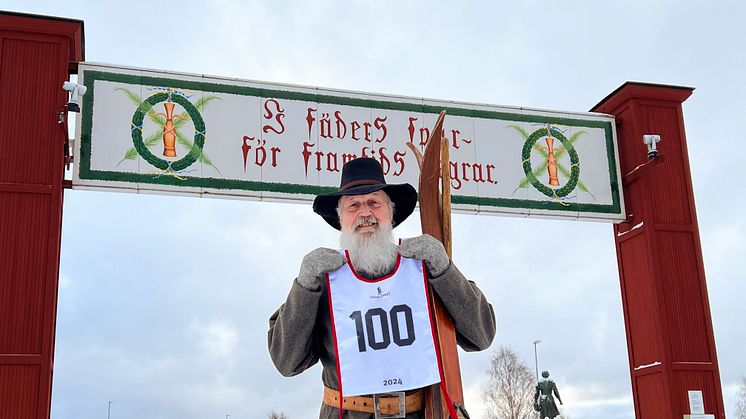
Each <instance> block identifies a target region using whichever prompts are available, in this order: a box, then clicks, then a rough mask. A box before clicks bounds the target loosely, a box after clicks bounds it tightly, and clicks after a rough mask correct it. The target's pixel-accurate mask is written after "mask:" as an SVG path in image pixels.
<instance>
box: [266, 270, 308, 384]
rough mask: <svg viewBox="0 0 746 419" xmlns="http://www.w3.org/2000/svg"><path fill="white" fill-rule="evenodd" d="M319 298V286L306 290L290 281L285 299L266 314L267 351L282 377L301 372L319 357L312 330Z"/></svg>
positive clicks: (295, 282)
mask: <svg viewBox="0 0 746 419" xmlns="http://www.w3.org/2000/svg"><path fill="white" fill-rule="evenodd" d="M320 298H321V289H319V290H318V291H309V290H307V289H305V288H303V287H301V286H300V285H298V282H297V281H293V286H292V288H291V289H290V293H289V294H288V297H287V299H286V300H285V303H284V304H282V305H281V306H280V308H278V309H277V311H275V312H274V314H272V316H271V317H270V318H269V332H268V333H267V343H268V345H269V355H270V357H271V358H272V362H273V363H274V364H275V368H277V370H278V371H279V372H280V374H282V375H284V376H285V377H291V376H293V375H297V374H300V373H301V372H303V371H305V370H306V369H308V368H310V367H311V366H312V365H314V364H315V363H316V362H318V360H319V356H318V354H317V353H316V347H317V342H316V337H315V333H314V330H315V325H316V315H317V312H318V306H319V300H320Z"/></svg>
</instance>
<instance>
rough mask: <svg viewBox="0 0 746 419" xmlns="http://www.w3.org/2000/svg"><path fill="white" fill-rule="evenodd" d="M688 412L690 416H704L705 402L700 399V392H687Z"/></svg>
mask: <svg viewBox="0 0 746 419" xmlns="http://www.w3.org/2000/svg"><path fill="white" fill-rule="evenodd" d="M687 393H688V395H689V412H690V413H691V414H692V415H704V414H705V402H704V399H703V398H702V391H701V390H689V391H687Z"/></svg>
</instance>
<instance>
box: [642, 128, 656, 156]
mask: <svg viewBox="0 0 746 419" xmlns="http://www.w3.org/2000/svg"><path fill="white" fill-rule="evenodd" d="M642 142H643V143H645V145H646V146H648V158H649V159H653V158H656V157H658V147H657V146H656V144H658V143H659V142H661V136H660V135H656V134H645V135H643V136H642Z"/></svg>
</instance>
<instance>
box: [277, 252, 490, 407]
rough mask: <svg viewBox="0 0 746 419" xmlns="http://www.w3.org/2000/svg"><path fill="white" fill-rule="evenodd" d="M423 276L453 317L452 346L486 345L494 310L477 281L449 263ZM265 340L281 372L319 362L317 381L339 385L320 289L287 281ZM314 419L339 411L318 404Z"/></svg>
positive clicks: (296, 371) (325, 303)
mask: <svg viewBox="0 0 746 419" xmlns="http://www.w3.org/2000/svg"><path fill="white" fill-rule="evenodd" d="M428 279H429V282H430V286H431V287H432V288H433V289H434V290H435V292H436V293H437V294H438V296H439V297H440V299H441V300H442V301H443V305H444V306H445V307H446V310H448V313H449V314H450V315H451V317H452V318H453V322H454V326H455V329H456V340H457V342H458V345H459V346H461V348H463V349H464V350H466V351H480V350H484V349H486V348H487V347H489V346H490V344H491V343H492V339H493V338H494V336H495V313H494V311H493V309H492V305H491V304H490V303H489V302H487V299H486V298H485V296H484V294H482V291H480V290H479V288H478V287H477V285H476V284H475V283H474V282H472V281H469V280H467V279H466V278H465V277H464V275H463V274H462V273H461V272H460V271H459V270H458V269H457V268H456V266H455V265H454V264H453V263H451V264H450V266H449V267H448V269H446V271H445V272H444V273H443V274H442V275H440V276H438V277H436V278H431V277H429V276H428ZM268 344H269V354H270V356H271V358H272V362H273V363H274V364H275V367H276V368H277V370H278V371H279V372H280V373H281V374H282V375H284V376H286V377H291V376H294V375H297V374H300V373H301V372H303V371H305V370H306V369H308V368H310V367H311V366H313V365H314V364H316V363H317V362H319V361H321V365H322V367H323V371H322V375H321V380H322V382H323V384H324V385H325V386H327V387H329V388H332V389H335V390H336V389H338V388H339V386H338V383H337V371H336V360H337V359H336V353H335V350H334V336H333V333H332V323H331V318H330V315H329V304H328V298H327V289H326V287H319V288H318V289H317V290H315V291H311V290H308V289H306V288H304V287H302V286H300V285H299V284H298V282H297V280H295V281H293V285H292V287H291V289H290V293H289V294H288V297H287V299H286V300H285V303H284V304H282V305H281V306H280V308H278V309H277V311H275V312H274V314H272V316H271V317H270V319H269V332H268ZM343 413H344V416H343V417H344V418H349V419H372V418H373V414H371V413H363V412H353V411H345V412H343ZM406 417H407V418H409V419H420V418H424V413H423V412H422V411H420V412H414V413H408V414H407V416H406ZM319 418H320V419H338V418H339V409H338V408H336V407H333V406H327V405H325V404H323V403H322V404H321V411H320V413H319Z"/></svg>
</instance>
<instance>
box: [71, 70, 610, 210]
mask: <svg viewBox="0 0 746 419" xmlns="http://www.w3.org/2000/svg"><path fill="white" fill-rule="evenodd" d="M83 79H84V84H85V86H86V87H87V88H88V94H87V95H85V96H83V115H82V121H81V137H80V152H79V156H78V159H79V164H78V178H79V179H81V180H102V181H117V182H130V183H149V184H156V185H168V186H187V187H203V188H212V189H218V190H231V189H236V190H247V191H255V192H277V193H286V194H307V195H317V194H319V193H326V192H330V191H334V190H336V188H332V187H323V186H310V185H301V184H292V183H269V182H257V181H246V180H237V179H216V178H195V177H186V178H185V180H178V179H175V178H173V177H171V176H161V177H158V178H154V177H153V176H152V175H147V174H140V173H122V172H113V171H101V170H91V168H90V166H91V130H92V127H93V102H94V99H95V98H94V89H93V84H94V82H95V81H96V80H104V81H112V82H120V83H126V84H133V85H150V86H169V87H175V88H182V89H189V90H197V91H203V92H214V93H229V94H236V95H243V96H254V97H271V98H277V99H289V100H299V101H309V102H316V103H325V104H335V105H348V106H358V107H363V108H375V109H387V110H394V111H409V112H421V113H432V114H438V113H440V111H442V110H443V109H445V110H446V112H447V113H448V115H455V116H464V117H472V118H483V119H498V120H507V121H518V122H538V123H548V124H558V125H565V126H578V127H589V128H601V129H603V130H604V132H605V133H606V151H607V157H608V161H609V178H610V181H611V185H610V186H611V196H612V204H611V205H602V204H575V203H559V202H552V201H532V200H525V199H510V198H485V197H478V196H465V195H452V197H451V201H452V202H453V203H454V204H465V205H479V206H490V207H503V208H526V209H542V210H555V211H563V212H595V213H606V214H619V213H621V207H620V199H619V180H618V178H617V170H616V157H615V149H614V138H613V132H612V125H611V122H608V121H590V120H585V119H575V118H560V117H553V116H543V115H525V114H516V113H509V112H496V111H488V110H480V109H467V108H457V107H450V106H433V105H426V104H414V103H401V102H390V101H384V100H373V99H362V98H351V97H343V96H332V95H323V94H311V93H303V92H295V91H291V90H274V89H262V88H256V87H246V86H236V85H226V84H217V83H206V82H196V81H189V80H178V79H169V78H162V77H149V76H139V75H132V74H121V73H111V72H105V71H97V70H84V72H83Z"/></svg>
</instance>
